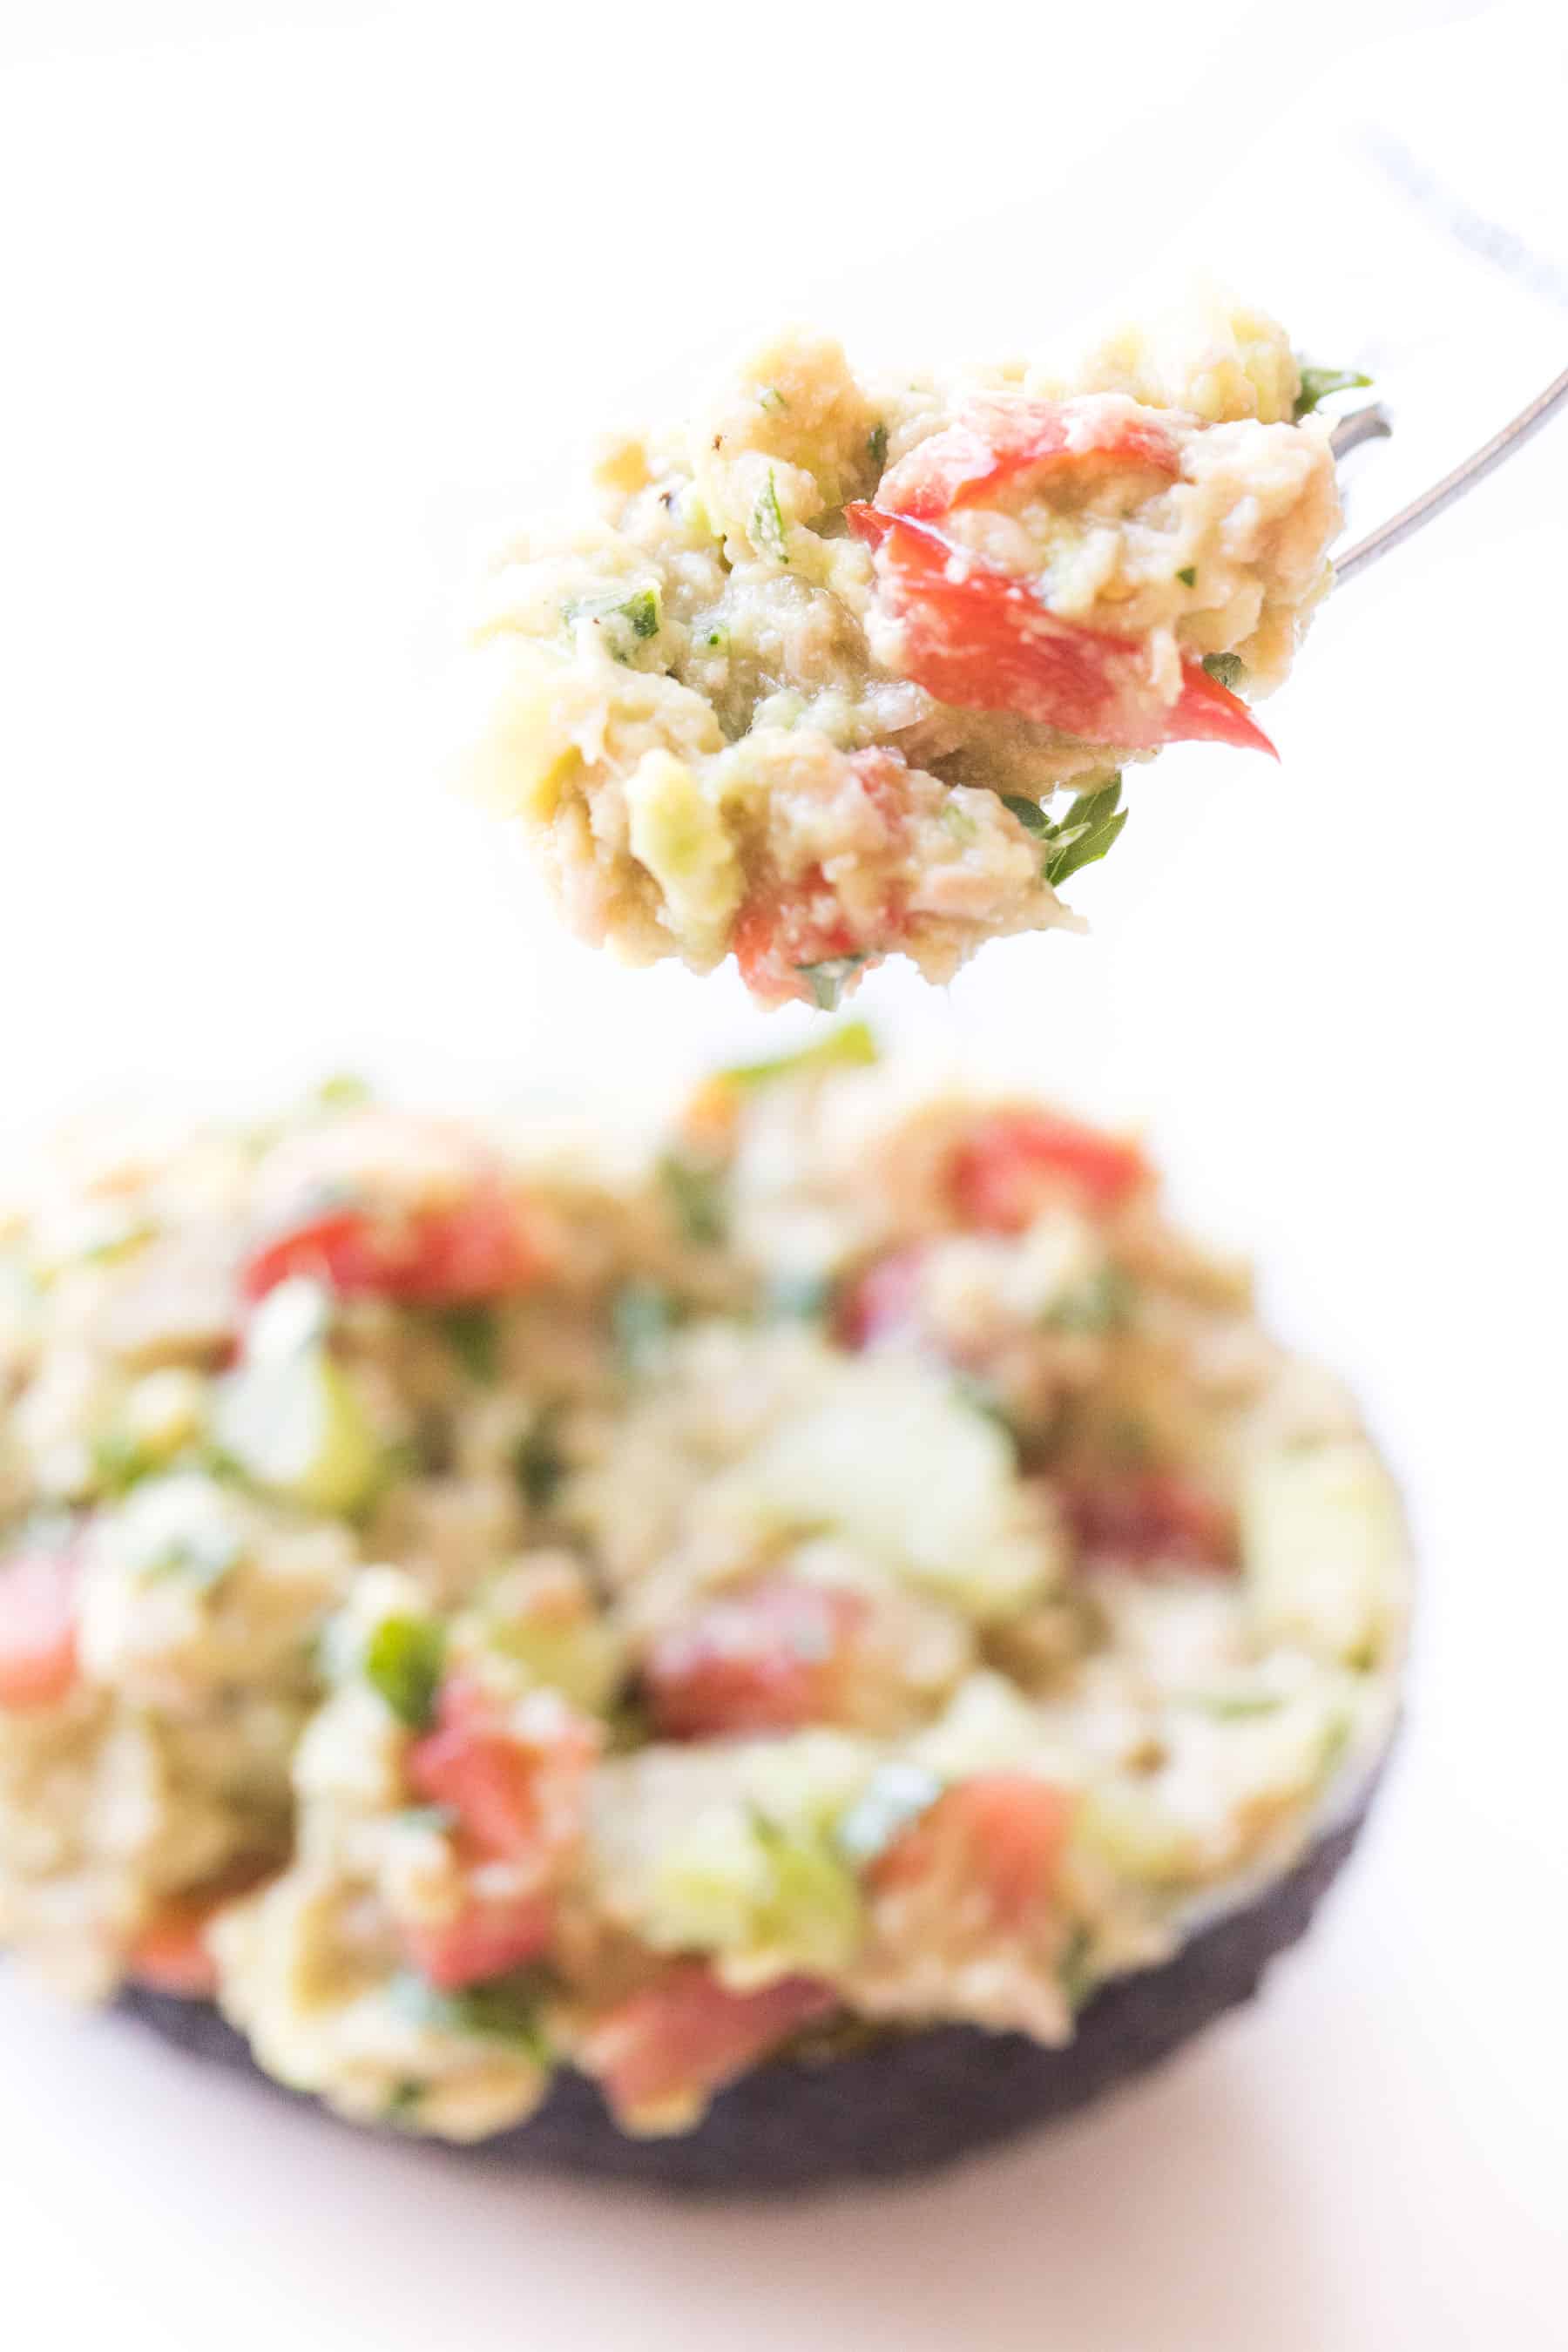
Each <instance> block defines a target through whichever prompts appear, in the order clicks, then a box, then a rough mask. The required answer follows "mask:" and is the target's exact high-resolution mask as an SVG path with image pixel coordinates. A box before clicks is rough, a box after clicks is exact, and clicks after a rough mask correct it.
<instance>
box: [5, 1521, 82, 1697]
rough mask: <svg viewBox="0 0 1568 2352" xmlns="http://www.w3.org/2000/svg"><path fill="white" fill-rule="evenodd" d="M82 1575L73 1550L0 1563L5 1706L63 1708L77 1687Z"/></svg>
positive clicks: (37, 1552)
mask: <svg viewBox="0 0 1568 2352" xmlns="http://www.w3.org/2000/svg"><path fill="white" fill-rule="evenodd" d="M77 1574H78V1561H77V1558H76V1554H75V1553H74V1551H71V1550H69V1549H59V1550H55V1549H37V1550H32V1551H20V1552H16V1553H14V1554H13V1555H12V1557H11V1558H10V1559H7V1560H4V1561H0V1706H8V1707H13V1708H15V1709H16V1710H18V1711H19V1712H20V1711H25V1710H26V1709H29V1708H33V1707H46V1706H58V1704H59V1702H60V1701H61V1700H62V1699H64V1698H68V1696H69V1695H70V1693H71V1691H72V1690H73V1689H74V1688H75V1686H76V1680H77V1642H76V1588H77Z"/></svg>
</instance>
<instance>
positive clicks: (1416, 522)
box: [1330, 368, 1568, 583]
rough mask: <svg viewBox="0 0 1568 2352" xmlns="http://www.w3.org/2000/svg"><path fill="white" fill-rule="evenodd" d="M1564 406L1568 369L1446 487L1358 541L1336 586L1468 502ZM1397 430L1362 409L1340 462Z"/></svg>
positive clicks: (1372, 409) (1338, 441)
mask: <svg viewBox="0 0 1568 2352" xmlns="http://www.w3.org/2000/svg"><path fill="white" fill-rule="evenodd" d="M1564 403H1568V368H1564V369H1563V373H1562V374H1561V375H1560V376H1556V377H1554V378H1553V380H1552V383H1549V384H1548V385H1547V387H1546V389H1545V391H1544V392H1542V393H1538V394H1536V396H1535V398H1534V399H1533V400H1532V401H1531V404H1530V405H1529V407H1528V408H1521V410H1520V412H1519V415H1517V416H1516V417H1514V418H1513V419H1512V420H1511V421H1510V423H1509V424H1507V425H1504V426H1503V428H1502V430H1501V432H1500V433H1494V434H1493V435H1492V437H1491V439H1490V440H1489V441H1487V442H1483V443H1482V445H1481V446H1480V447H1479V449H1477V450H1476V451H1475V452H1474V453H1473V454H1472V455H1471V456H1470V457H1467V458H1466V459H1465V461H1464V463H1463V465H1460V466H1456V467H1454V470H1453V472H1452V473H1451V474H1445V475H1444V477H1443V478H1442V480H1441V481H1440V482H1434V483H1433V485H1432V487H1431V488H1430V489H1429V490H1423V491H1422V493H1421V496H1420V497H1419V498H1418V499H1411V501H1410V504H1409V505H1408V506H1407V507H1401V508H1400V509H1399V512H1398V513H1397V514H1394V515H1390V516H1389V518H1388V520H1387V521H1386V522H1382V523H1379V525H1378V527H1377V529H1376V530H1373V531H1369V532H1368V533H1367V535H1366V537H1365V538H1364V539H1363V540H1358V541H1357V542H1356V544H1355V545H1354V547H1352V549H1350V551H1348V553H1346V554H1344V555H1342V556H1339V557H1337V558H1336V559H1335V562H1334V578H1335V581H1336V583H1342V582H1344V581H1346V580H1352V579H1353V578H1354V577H1355V575H1356V573H1357V572H1364V571H1365V569H1366V567H1367V565H1368V564H1369V563H1375V562H1376V561H1377V559H1378V557H1379V556H1380V555H1386V554H1387V552H1388V551H1389V549H1390V548H1391V547H1397V546H1398V545H1399V543H1400V541H1402V540H1405V539H1408V538H1409V537H1410V535H1411V533H1412V531H1416V530H1420V529H1421V527H1422V525H1423V524H1424V523H1428V522H1430V521H1431V520H1432V518H1433V516H1434V515H1439V514H1441V513H1442V511H1443V509H1444V508H1445V507H1451V506H1452V505H1453V504H1454V502H1455V500H1456V499H1462V498H1463V497H1464V495H1465V492H1466V491H1467V490H1473V489H1474V488H1475V486H1476V484H1477V483H1478V482H1481V481H1484V480H1485V479H1486V478H1487V476H1488V475H1489V473H1490V472H1491V470H1492V468H1493V467H1495V466H1500V465H1501V463H1502V461H1503V459H1504V458H1505V457H1512V455H1513V453H1514V451H1515V450H1516V449H1522V448H1523V446H1524V445H1525V443H1526V442H1527V441H1528V440H1529V439H1530V436H1531V434H1532V433H1539V432H1540V430H1541V428H1542V425H1544V424H1545V422H1546V420H1547V418H1548V417H1549V416H1554V415H1556V413H1557V411H1558V410H1559V409H1560V408H1561V407H1563V404H1564ZM1393 429H1394V428H1393V426H1392V425H1390V423H1389V421H1388V416H1387V414H1386V412H1385V411H1384V408H1383V407H1382V406H1381V405H1380V404H1378V403H1377V402H1375V401H1374V402H1373V404H1371V405H1370V406H1369V407H1366V408H1358V409H1356V410H1355V412H1354V413H1353V415H1350V416H1343V417H1342V418H1341V419H1340V422H1339V423H1338V424H1337V425H1335V427H1334V429H1333V432H1332V434H1331V436H1330V440H1331V446H1332V448H1333V452H1334V455H1335V457H1344V456H1345V455H1346V453H1347V452H1348V451H1349V450H1352V449H1355V448H1359V447H1360V446H1361V444H1362V443H1363V441H1373V440H1378V439H1381V438H1382V436H1384V435H1385V434H1387V433H1391V432H1392V431H1393Z"/></svg>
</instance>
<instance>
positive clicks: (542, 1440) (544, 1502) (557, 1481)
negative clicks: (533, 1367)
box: [511, 1405, 566, 1511]
mask: <svg viewBox="0 0 1568 2352" xmlns="http://www.w3.org/2000/svg"><path fill="white" fill-rule="evenodd" d="M560 1417H561V1416H560V1412H559V1409H558V1408H557V1407H555V1406H552V1405H547V1406H546V1407H545V1409H544V1411H543V1412H541V1413H539V1414H537V1415H536V1417H535V1418H534V1420H533V1421H532V1422H531V1423H530V1425H529V1427H528V1429H527V1430H526V1431H525V1432H524V1433H523V1435H522V1436H521V1438H520V1439H519V1440H518V1444H517V1447H516V1450H515V1452H514V1453H513V1454H512V1457H511V1466H512V1471H513V1474H514V1475H515V1476H516V1479H517V1483H518V1485H519V1486H521V1489H522V1495H523V1499H524V1501H525V1502H527V1503H529V1504H531V1506H532V1507H533V1509H534V1510H536V1511H546V1510H548V1509H549V1507H550V1506H551V1504H552V1502H553V1501H554V1499H555V1495H556V1490H557V1489H558V1487H559V1486H560V1485H561V1481H562V1480H563V1478H564V1476H565V1475H566V1457H565V1455H564V1454H563V1453H562V1451H561V1446H560V1443H559V1438H558V1434H557V1432H558V1428H559V1423H560Z"/></svg>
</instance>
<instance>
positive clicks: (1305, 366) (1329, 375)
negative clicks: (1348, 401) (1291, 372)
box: [1295, 360, 1372, 425]
mask: <svg viewBox="0 0 1568 2352" xmlns="http://www.w3.org/2000/svg"><path fill="white" fill-rule="evenodd" d="M1298 365H1299V366H1300V373H1301V389H1300V392H1299V393H1298V394H1297V395H1296V407H1295V422H1296V423H1297V424H1298V425H1300V422H1301V419H1302V417H1303V416H1310V415H1311V414H1312V411H1313V410H1314V409H1315V408H1316V407H1317V405H1318V403H1319V402H1320V401H1321V400H1330V399H1331V398H1332V396H1333V394H1335V393H1336V392H1364V391H1365V390H1366V388H1367V386H1368V385H1369V384H1370V383H1371V382H1372V378H1371V376H1369V375H1363V374H1361V373H1360V372H1359V371H1358V370H1357V369H1355V368H1331V367H1314V366H1313V365H1312V364H1311V362H1310V360H1300V361H1299V362H1298Z"/></svg>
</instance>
